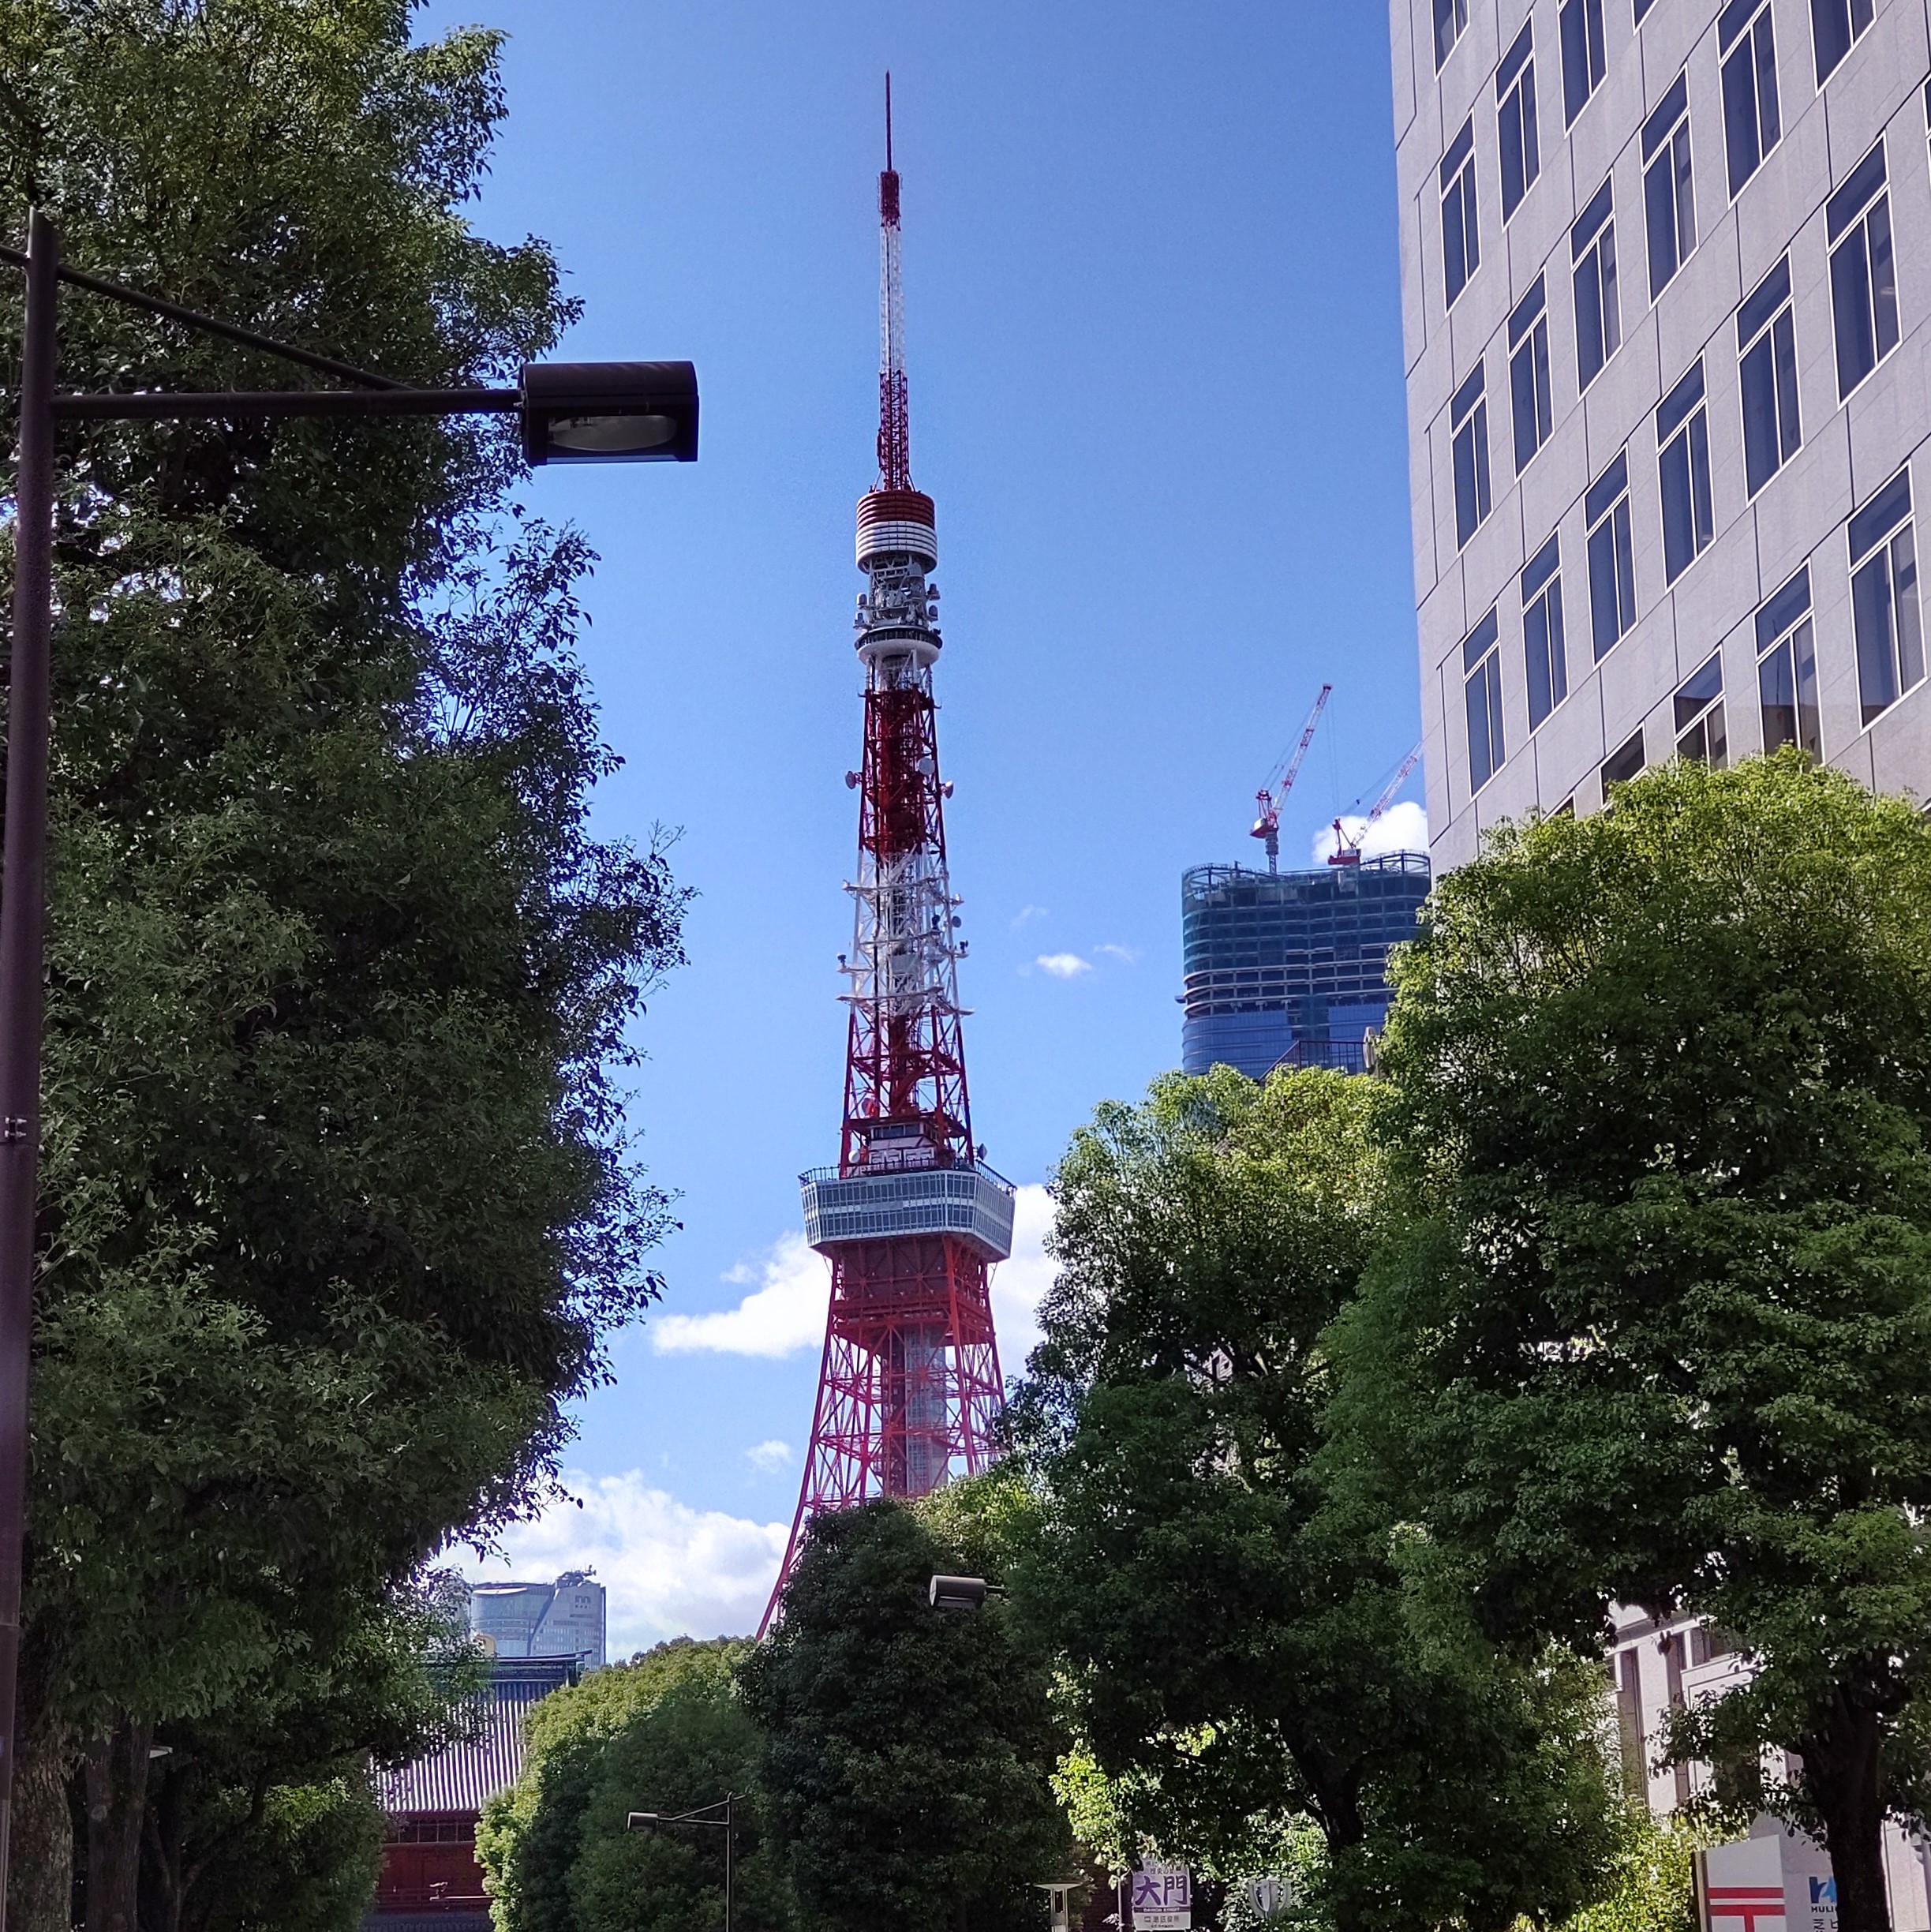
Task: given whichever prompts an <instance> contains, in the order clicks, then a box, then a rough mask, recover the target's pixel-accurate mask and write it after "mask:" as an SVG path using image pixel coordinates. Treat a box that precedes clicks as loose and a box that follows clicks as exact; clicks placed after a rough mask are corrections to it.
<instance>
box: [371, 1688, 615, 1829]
mask: <svg viewBox="0 0 1931 1932" xmlns="http://www.w3.org/2000/svg"><path fill="white" fill-rule="evenodd" d="M576 1675H577V1668H576V1664H575V1663H574V1661H573V1660H572V1659H570V1658H567V1657H529V1658H522V1657H519V1658H516V1659H515V1660H503V1659H500V1660H498V1661H496V1662H495V1663H493V1664H491V1666H490V1672H489V1676H490V1683H489V1688H488V1690H486V1691H485V1692H484V1693H483V1694H482V1696H481V1698H480V1699H479V1702H480V1704H481V1720H482V1721H481V1724H480V1725H479V1727H478V1728H477V1735H476V1737H475V1739H474V1740H473V1742H471V1743H466V1744H453V1745H451V1747H449V1749H448V1750H442V1751H438V1752H436V1754H435V1755H434V1756H433V1757H430V1758H418V1759H417V1761H416V1762H415V1763H414V1764H410V1765H403V1767H402V1769H401V1770H399V1771H391V1772H390V1773H387V1775H386V1776H385V1777H384V1778H383V1780H382V1808H383V1810H384V1811H385V1812H387V1814H389V1816H390V1817H391V1818H401V1817H406V1816H408V1815H409V1814H412V1813H420V1812H425V1811H466V1812H474V1811H480V1810H482V1808H483V1807H484V1805H485V1803H487V1802H488V1800H489V1799H492V1798H493V1797H494V1796H495V1795H496V1793H497V1792H501V1791H507V1790H508V1789H509V1788H510V1787H511V1785H512V1784H515V1782H516V1780H517V1776H518V1773H520V1772H521V1771H522V1768H523V1719H524V1717H525V1716H526V1714H527V1713H528V1712H529V1710H530V1707H531V1706H532V1705H534V1704H537V1703H538V1702H541V1700H542V1699H543V1698H546V1697H548V1695H549V1694H550V1693H551V1692H552V1690H560V1689H562V1687H563V1686H564V1685H565V1684H567V1683H572V1682H574V1680H575V1678H576Z"/></svg>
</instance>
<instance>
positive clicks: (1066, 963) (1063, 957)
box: [1033, 953, 1093, 979]
mask: <svg viewBox="0 0 1931 1932" xmlns="http://www.w3.org/2000/svg"><path fill="white" fill-rule="evenodd" d="M1033 964H1035V966H1037V967H1038V968H1039V970H1040V971H1041V972H1045V973H1050V974H1051V975H1053V978H1054V979H1078V978H1079V977H1080V975H1081V974H1083V973H1090V972H1091V971H1092V970H1093V962H1092V961H1091V960H1087V959H1082V958H1080V955H1079V954H1078V953H1041V954H1040V955H1039V957H1038V958H1037V959H1036V960H1034V961H1033Z"/></svg>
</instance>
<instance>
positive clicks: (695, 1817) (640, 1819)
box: [630, 1792, 738, 1932]
mask: <svg viewBox="0 0 1931 1932" xmlns="http://www.w3.org/2000/svg"><path fill="white" fill-rule="evenodd" d="M737 1802H738V1798H737V1793H736V1792H725V1793H724V1797H723V1798H722V1799H720V1801H719V1802H718V1803H716V1804H708V1805H699V1806H698V1808H697V1810H694V1811H677V1812H672V1813H668V1814H666V1813H664V1812H662V1811H633V1812H632V1813H631V1816H630V1829H631V1830H632V1831H655V1830H656V1829H658V1827H660V1826H661V1825H697V1826H698V1827H700V1828H701V1827H702V1826H705V1825H711V1826H713V1827H718V1828H721V1829H722V1830H723V1832H724V1932H731V1881H732V1872H733V1870H734V1869H735V1861H734V1858H733V1852H732V1848H733V1846H734V1845H735V1842H736V1833H735V1831H734V1830H733V1829H732V1819H733V1818H734V1817H735V1809H736V1806H737ZM714 1811H721V1812H722V1813H723V1814H724V1816H723V1817H722V1818H713V1817H712V1816H711V1814H712V1813H713V1812H714Z"/></svg>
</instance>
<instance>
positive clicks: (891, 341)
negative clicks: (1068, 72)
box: [878, 73, 912, 490]
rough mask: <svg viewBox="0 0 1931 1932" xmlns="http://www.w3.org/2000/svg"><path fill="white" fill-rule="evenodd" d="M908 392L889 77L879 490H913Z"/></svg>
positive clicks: (881, 207)
mask: <svg viewBox="0 0 1931 1932" xmlns="http://www.w3.org/2000/svg"><path fill="white" fill-rule="evenodd" d="M911 440H912V439H911V406H910V404H909V402H908V400H907V393H906V388H905V291H904V286H903V285H902V283H900V279H899V178H898V170H896V168H894V167H893V165H892V77H891V75H890V74H889V73H888V74H887V75H886V76H885V172H884V173H883V174H881V175H880V176H879V177H878V487H879V488H880V489H881V490H908V489H911V486H912V455H911Z"/></svg>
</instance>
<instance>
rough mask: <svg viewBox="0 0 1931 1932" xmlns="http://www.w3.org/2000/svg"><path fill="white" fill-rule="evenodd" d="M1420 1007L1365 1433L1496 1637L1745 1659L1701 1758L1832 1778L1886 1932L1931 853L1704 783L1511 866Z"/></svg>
mask: <svg viewBox="0 0 1931 1932" xmlns="http://www.w3.org/2000/svg"><path fill="white" fill-rule="evenodd" d="M1398 984H1399V989H1400V990H1399V998H1398V1002H1397V1004H1396V1007H1395V1012H1394V1017H1393V1019H1392V1020H1391V1023H1390V1028H1389V1032H1388V1035H1387V1041H1386V1043H1385V1060H1386V1065H1387V1069H1388V1071H1389V1073H1390V1076H1391V1088H1390V1115H1389V1135H1390V1145H1391V1147H1392V1148H1394V1150H1396V1152H1397V1155H1398V1159H1399V1162H1400V1164H1401V1173H1402V1178H1403V1182H1404V1186H1405V1190H1406V1193H1407V1195H1408V1197H1409V1201H1410V1203H1411V1207H1412V1219H1411V1222H1410V1224H1409V1226H1407V1227H1406V1229H1405V1230H1404V1231H1403V1234H1402V1237H1401V1239H1400V1241H1398V1243H1397V1244H1396V1245H1395V1246H1394V1250H1393V1252H1392V1253H1391V1254H1390V1256H1389V1258H1388V1259H1387V1261H1386V1262H1385V1264H1383V1265H1382V1266H1381V1267H1379V1269H1378V1270H1377V1271H1376V1272H1375V1276H1374V1278H1373V1282H1372V1290H1371V1292H1370V1293H1369V1294H1368V1296H1367V1297H1364V1300H1363V1301H1361V1302H1360V1304H1358V1305H1357V1308H1356V1309H1355V1310H1354V1312H1353V1314H1352V1315H1351V1316H1350V1317H1349V1320H1348V1324H1347V1329H1346V1335H1345V1351H1344V1359H1345V1367H1346V1374H1345V1377H1344V1378H1343V1381H1342V1391H1343V1393H1342V1417H1343V1420H1344V1421H1345V1425H1346V1429H1347V1432H1348V1433H1349V1436H1350V1437H1351V1438H1352V1440H1353V1441H1354V1442H1355V1443H1357V1445H1359V1446H1360V1447H1361V1448H1362V1450H1363V1451H1364V1454H1366V1455H1372V1457H1373V1458H1376V1459H1377V1460H1378V1461H1379V1464H1380V1466H1381V1467H1382V1469H1383V1472H1384V1473H1385V1475H1386V1477H1387V1480H1388V1481H1389V1483H1390V1488H1391V1490H1392V1491H1393V1492H1394V1493H1396V1494H1397V1495H1398V1496H1399V1497H1400V1499H1401V1506H1402V1507H1404V1508H1405V1509H1406V1510H1407V1511H1409V1512H1410V1513H1412V1515H1413V1517H1414V1518H1415V1519H1416V1521H1417V1522H1420V1523H1421V1524H1423V1525H1425V1526H1426V1527H1427V1529H1428V1531H1429V1532H1430V1533H1431V1535H1432V1537H1434V1538H1435V1539H1436V1541H1437V1542H1438V1544H1439V1546H1440V1547H1442V1548H1444V1549H1454V1550H1458V1551H1461V1552H1465V1553H1466V1554H1467V1555H1468V1556H1470V1557H1471V1558H1472V1559H1473V1560H1474V1561H1475V1563H1476V1564H1477V1565H1478V1566H1479V1571H1478V1574H1479V1593H1478V1599H1477V1600H1478V1602H1479V1605H1480V1611H1481V1613H1482V1615H1483V1616H1484V1619H1486V1620H1487V1622H1488V1623H1489V1625H1490V1627H1491V1628H1494V1629H1495V1630H1498V1631H1503V1632H1509V1633H1517V1634H1520V1633H1524V1632H1529V1633H1545V1634H1546V1633H1554V1634H1559V1635H1561V1636H1564V1637H1567V1638H1572V1639H1575V1640H1577V1641H1582V1642H1588V1641H1592V1640H1593V1639H1595V1638H1597V1637H1598V1636H1599V1635H1600V1632H1601V1631H1602V1628H1603V1619H1604V1610H1605V1606H1606V1604H1607V1603H1608V1602H1609V1601H1611V1599H1619V1600H1620V1601H1623V1602H1625V1603H1630V1604H1641V1605H1644V1606H1646V1607H1648V1608H1651V1609H1652V1610H1653V1611H1655V1612H1657V1613H1659V1614H1664V1613H1670V1614H1674V1613H1676V1612H1683V1611H1689V1612H1696V1613H1699V1614H1701V1615H1704V1616H1708V1617H1710V1618H1712V1619H1714V1620H1715V1621H1716V1623H1719V1624H1720V1625H1721V1626H1722V1627H1723V1629H1724V1630H1725V1631H1727V1632H1729V1633H1730V1634H1731V1636H1732V1637H1733V1638H1734V1639H1735V1641H1736V1642H1738V1645H1739V1646H1740V1647H1741V1649H1742V1651H1743V1652H1744V1653H1745V1654H1746V1657H1748V1659H1749V1660H1750V1661H1751V1662H1752V1664H1753V1665H1754V1666H1755V1674H1754V1676H1753V1677H1752V1679H1751V1680H1750V1683H1748V1684H1747V1686H1746V1687H1743V1688H1742V1689H1739V1690H1735V1691H1734V1692H1733V1693H1731V1694H1730V1695H1729V1696H1727V1698H1724V1699H1723V1700H1722V1701H1721V1702H1720V1704H1718V1705H1716V1707H1715V1708H1714V1709H1713V1711H1712V1713H1710V1716H1709V1718H1708V1722H1707V1724H1705V1726H1704V1727H1703V1728H1704V1731H1705V1735H1704V1737H1703V1738H1702V1739H1701V1743H1702V1745H1703V1746H1705V1747H1710V1748H1714V1749H1717V1750H1720V1753H1721V1754H1723V1755H1724V1756H1726V1757H1727V1758H1730V1759H1731V1761H1732V1762H1735V1761H1737V1760H1738V1759H1741V1760H1742V1762H1746V1763H1749V1762H1754V1761H1755V1759H1756V1758H1757V1756H1758V1754H1759V1752H1760V1750H1761V1747H1764V1746H1765V1745H1768V1746H1772V1747H1779V1750H1782V1751H1789V1752H1792V1753H1794V1754H1798V1756H1799V1758H1801V1761H1802V1773H1801V1776H1800V1778H1799V1780H1798V1783H1797V1784H1796V1785H1795V1786H1794V1788H1789V1789H1785V1788H1781V1787H1779V1786H1777V1785H1773V1786H1772V1788H1770V1789H1769V1790H1768V1792H1766V1793H1765V1794H1764V1795H1765V1796H1767V1797H1768V1799H1769V1800H1770V1801H1771V1802H1772V1803H1776V1804H1777V1805H1778V1806H1779V1807H1780V1808H1782V1809H1783V1810H1785V1811H1786V1812H1787V1813H1788V1814H1791V1815H1793V1816H1795V1817H1797V1818H1799V1819H1808V1820H1810V1821H1813V1822H1815V1823H1816V1824H1817V1826H1818V1828H1819V1829H1821V1832H1822V1833H1823V1836H1824V1839H1825V1840H1826V1842H1827V1844H1828V1848H1829V1851H1830V1854H1831V1859H1832V1866H1833V1868H1834V1870H1835V1871H1836V1878H1837V1885H1838V1894H1837V1896H1838V1909H1839V1923H1840V1924H1841V1925H1842V1926H1843V1928H1844V1932H1882V1928H1883V1927H1884V1925H1885V1923H1886V1910H1885V1904H1884V1878H1883V1872H1882V1867H1881V1862H1880V1828H1881V1825H1882V1823H1883V1820H1884V1816H1885V1814H1886V1813H1887V1811H1890V1812H1893V1813H1897V1814H1902V1815H1903V1816H1905V1817H1907V1818H1914V1819H1923V1818H1925V1817H1926V1815H1927V1803H1926V1801H1927V1799H1928V1798H1931V1791H1927V1788H1926V1782H1925V1780H1926V1777H1927V1766H1931V1751H1928V1750H1927V1749H1926V1744H1927V1742H1928V1741H1931V1740H1928V1739H1927V1736H1926V1731H1925V1725H1926V1718H1925V1700H1924V1698H1923V1696H1922V1690H1923V1687H1924V1685H1925V1679H1926V1675H1927V1672H1931V1647H1928V1646H1927V1633H1928V1632H1931V1548H1928V1547H1927V1543H1926V1533H1925V1521H1926V1513H1927V1510H1931V1149H1928V1148H1927V1146H1926V1133H1927V1127H1928V1126H1931V1080H1927V1075H1928V1074H1931V829H1928V828H1927V827H1926V826H1925V823H1924V822H1923V821H1922V818H1920V817H1919V816H1918V814H1917V812H1916V811H1914V809H1913V808H1912V807H1910V806H1909V805H1907V803H1903V801H1900V800H1888V799H1876V798H1873V797H1872V796H1870V795H1869V793H1868V792H1865V791H1863V790H1862V789H1861V788H1859V787H1858V786H1857V785H1856V784H1854V783H1853V782H1852V781H1851V780H1850V779H1849V778H1847V777H1843V775H1841V774H1839V773H1834V772H1829V771H1824V770H1818V769H1813V768H1811V767H1810V766H1808V765H1807V764H1806V763H1805V762H1804V761H1803V760H1802V758H1800V757H1798V755H1797V754H1795V753H1794V752H1787V753H1784V754H1779V756H1777V757H1776V758H1771V759H1764V760H1752V761H1750V762H1746V764H1744V765H1742V766H1739V767H1738V768H1737V769H1734V770H1731V771H1727V772H1712V771H1710V770H1708V769H1705V768H1704V767H1702V766H1697V765H1679V766H1669V767H1667V768H1665V769H1661V770H1659V771H1656V772H1653V773H1648V774H1646V775H1645V777H1642V778H1641V780H1639V781H1637V782H1635V783H1633V784H1630V785H1629V786H1627V787H1626V788H1621V789H1619V791H1618V792H1617V793H1616V795H1615V799H1614V800H1613V802H1612V804H1611V808H1610V809H1609V810H1608V811H1606V812H1604V813H1603V814H1600V815H1598V816H1596V817H1593V818H1583V819H1577V818H1568V817H1562V818H1551V819H1546V820H1542V821H1540V822H1533V823H1530V824H1527V825H1525V826H1520V827H1517V828H1514V829H1508V830H1504V831H1503V832H1500V833H1497V834H1496V835H1495V837H1493V838H1492V839H1491V842H1490V844H1489V845H1488V848H1487V849H1486V851H1485V852H1484V856H1482V857H1481V858H1480V859H1478V860H1477V861H1476V863H1473V864H1472V865H1469V866H1468V867H1464V868H1463V869H1462V870H1461V871H1458V872H1456V873H1454V874H1450V876H1449V877H1448V878H1446V879H1445V880H1444V881H1443V882H1442V883H1441V884H1440V885H1439V886H1438V887H1437V889H1436V892H1435V898H1434V900H1433V902H1432V907H1431V915H1430V918H1429V919H1428V923H1427V925H1426V927H1425V929H1424V933H1423V935H1422V938H1420V942H1418V943H1417V944H1416V945H1415V946H1414V947H1413V949H1410V950H1409V953H1407V954H1406V956H1405V958H1404V959H1403V960H1402V961H1401V964H1400V966H1399V968H1398ZM1697 1742H1698V1740H1697V1739H1694V1738H1690V1739H1686V1740H1685V1743H1686V1745H1687V1746H1689V1747H1695V1746H1696V1745H1697Z"/></svg>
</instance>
